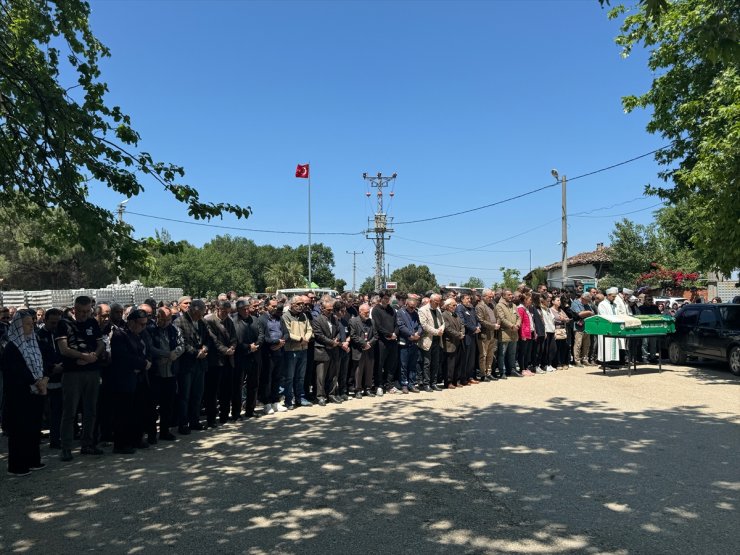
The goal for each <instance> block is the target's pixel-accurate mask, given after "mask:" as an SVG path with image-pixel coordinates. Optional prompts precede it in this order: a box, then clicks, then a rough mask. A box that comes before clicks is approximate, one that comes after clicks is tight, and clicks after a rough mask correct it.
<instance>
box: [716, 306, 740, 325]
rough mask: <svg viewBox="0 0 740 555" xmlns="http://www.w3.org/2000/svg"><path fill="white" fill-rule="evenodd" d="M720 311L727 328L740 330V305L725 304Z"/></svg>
mask: <svg viewBox="0 0 740 555" xmlns="http://www.w3.org/2000/svg"><path fill="white" fill-rule="evenodd" d="M719 313H720V316H721V317H722V322H723V323H724V327H725V329H730V330H740V306H723V307H721V308H720V309H719Z"/></svg>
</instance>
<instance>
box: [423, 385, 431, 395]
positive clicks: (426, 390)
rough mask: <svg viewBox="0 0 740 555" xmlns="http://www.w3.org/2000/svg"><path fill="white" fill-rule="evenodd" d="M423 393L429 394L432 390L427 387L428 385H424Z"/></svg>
mask: <svg viewBox="0 0 740 555" xmlns="http://www.w3.org/2000/svg"><path fill="white" fill-rule="evenodd" d="M423 391H424V393H431V392H432V388H431V387H429V386H428V385H425V386H424V389H423Z"/></svg>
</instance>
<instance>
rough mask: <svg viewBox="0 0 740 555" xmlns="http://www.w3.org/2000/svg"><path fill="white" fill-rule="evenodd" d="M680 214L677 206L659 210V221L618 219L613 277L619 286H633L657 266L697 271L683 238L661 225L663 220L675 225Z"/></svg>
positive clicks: (612, 248)
mask: <svg viewBox="0 0 740 555" xmlns="http://www.w3.org/2000/svg"><path fill="white" fill-rule="evenodd" d="M677 217H678V214H676V213H675V209H674V208H668V209H666V210H665V211H664V212H660V213H659V215H658V223H654V224H650V225H641V224H636V223H634V222H632V221H630V220H628V219H626V218H625V219H623V220H622V221H621V222H617V223H616V224H615V225H614V231H613V232H612V233H611V234H610V238H611V246H610V250H611V253H610V254H611V259H612V268H611V270H610V272H609V275H610V278H611V279H612V280H614V281H615V282H617V283H618V284H619V285H634V284H636V283H637V282H638V280H639V278H640V275H642V274H644V273H646V272H650V271H652V270H653V269H654V268H655V267H656V266H655V265H661V266H667V267H669V268H674V269H677V270H682V271H684V272H689V273H690V272H695V271H696V269H697V267H696V260H695V259H694V257H693V254H692V253H691V251H689V250H688V249H686V248H685V246H684V245H682V244H681V239H680V237H678V238H677V237H676V236H674V235H673V234H672V233H671V232H669V231H666V230H665V229H663V227H662V226H661V225H660V222H667V223H669V224H671V225H672V222H673V220H674V219H675V218H677ZM601 283H602V280H599V284H601Z"/></svg>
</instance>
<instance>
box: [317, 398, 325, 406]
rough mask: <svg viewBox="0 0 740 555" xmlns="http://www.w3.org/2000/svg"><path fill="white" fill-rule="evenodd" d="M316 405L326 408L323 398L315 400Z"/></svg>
mask: <svg viewBox="0 0 740 555" xmlns="http://www.w3.org/2000/svg"><path fill="white" fill-rule="evenodd" d="M316 404H317V405H319V406H320V407H325V406H326V399H324V398H323V397H319V398H318V399H317V400H316Z"/></svg>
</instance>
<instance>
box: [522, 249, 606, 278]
mask: <svg viewBox="0 0 740 555" xmlns="http://www.w3.org/2000/svg"><path fill="white" fill-rule="evenodd" d="M611 266H612V261H611V249H609V247H605V246H604V243H597V244H596V250H594V251H589V252H581V253H578V254H576V255H574V256H571V257H569V258H568V276H567V280H568V284H572V283H573V280H578V281H580V282H582V283H594V282H595V281H596V280H597V279H600V278H602V277H604V276H605V275H606V274H608V273H609V270H610V269H611ZM543 269H544V270H545V271H546V272H547V284H548V285H549V286H552V287H562V282H563V264H562V262H553V263H552V264H548V265H547V266H545V267H544V268H543ZM530 277H531V276H530V275H529V274H528V275H527V276H525V279H529V278H530Z"/></svg>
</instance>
